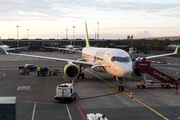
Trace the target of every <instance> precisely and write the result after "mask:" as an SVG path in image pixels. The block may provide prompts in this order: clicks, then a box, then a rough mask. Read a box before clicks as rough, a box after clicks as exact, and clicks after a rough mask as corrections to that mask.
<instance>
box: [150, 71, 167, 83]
mask: <svg viewBox="0 0 180 120" xmlns="http://www.w3.org/2000/svg"><path fill="white" fill-rule="evenodd" d="M153 74H154V75H156V76H158V77H159V78H162V79H164V80H166V81H169V77H167V76H164V75H162V74H161V73H158V72H156V71H153Z"/></svg>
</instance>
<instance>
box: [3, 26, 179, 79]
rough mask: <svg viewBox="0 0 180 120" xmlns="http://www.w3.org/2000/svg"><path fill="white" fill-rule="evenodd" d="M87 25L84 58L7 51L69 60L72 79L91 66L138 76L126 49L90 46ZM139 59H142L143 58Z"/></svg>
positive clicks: (68, 73)
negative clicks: (75, 58) (72, 58)
mask: <svg viewBox="0 0 180 120" xmlns="http://www.w3.org/2000/svg"><path fill="white" fill-rule="evenodd" d="M85 26H86V47H85V48H83V49H82V59H79V60H71V59H62V58H52V57H45V56H35V55H25V54H15V53H7V52H6V54H11V55H20V56H28V57H34V58H38V59H50V60H55V61H64V62H67V63H68V64H67V65H66V66H65V67H64V75H65V76H66V77H68V78H70V79H74V78H79V77H82V78H84V73H82V71H83V70H84V68H86V67H89V68H90V69H91V70H93V71H98V72H106V73H109V74H111V75H113V76H116V77H120V78H126V77H128V76H130V75H131V74H133V76H137V75H136V73H137V72H138V71H136V69H134V68H133V65H132V61H131V58H130V56H129V54H128V53H127V52H126V51H124V50H122V49H113V48H97V47H90V44H89V38H88V30H87V25H86V23H85ZM5 51H6V50H5ZM177 51H178V48H177V49H176V50H175V52H174V53H169V54H162V55H156V56H150V57H146V59H150V58H155V57H162V56H167V55H174V54H177ZM139 60H141V58H140V59H139Z"/></svg>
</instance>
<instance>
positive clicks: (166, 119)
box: [85, 69, 169, 120]
mask: <svg viewBox="0 0 180 120" xmlns="http://www.w3.org/2000/svg"><path fill="white" fill-rule="evenodd" d="M85 70H86V69H85ZM86 71H87V72H89V73H91V74H92V75H94V76H95V77H97V78H99V79H100V80H102V81H104V82H106V83H107V84H109V85H110V86H112V87H114V88H116V89H117V87H115V86H114V85H112V84H111V83H109V82H107V81H105V80H103V79H102V78H100V77H99V76H97V75H95V74H94V73H92V72H90V71H89V70H86ZM123 93H124V94H125V95H127V96H129V97H130V95H129V94H128V93H126V92H123ZM133 99H134V100H135V101H137V102H138V103H140V104H142V105H144V106H145V107H147V108H148V109H150V110H151V111H153V112H154V113H156V114H157V115H159V116H160V117H162V118H163V119H165V120H169V119H168V118H166V117H164V116H163V115H161V114H160V113H158V112H157V111H155V110H154V109H152V108H151V107H149V106H148V105H146V104H144V103H143V102H141V101H140V100H138V99H136V98H134V97H133Z"/></svg>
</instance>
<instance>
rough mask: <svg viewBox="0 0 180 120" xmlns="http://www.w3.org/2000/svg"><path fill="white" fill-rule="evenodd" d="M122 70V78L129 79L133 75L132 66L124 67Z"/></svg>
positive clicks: (120, 70)
mask: <svg viewBox="0 0 180 120" xmlns="http://www.w3.org/2000/svg"><path fill="white" fill-rule="evenodd" d="M121 68H122V69H119V73H120V75H121V77H128V76H130V75H131V73H132V65H131V64H129V65H123V66H122V67H121Z"/></svg>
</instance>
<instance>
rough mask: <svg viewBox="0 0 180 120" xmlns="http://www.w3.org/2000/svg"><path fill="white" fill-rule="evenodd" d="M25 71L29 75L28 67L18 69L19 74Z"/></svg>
mask: <svg viewBox="0 0 180 120" xmlns="http://www.w3.org/2000/svg"><path fill="white" fill-rule="evenodd" d="M26 73H27V74H28V75H29V69H26V68H21V69H19V74H23V75H25V74H26Z"/></svg>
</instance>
